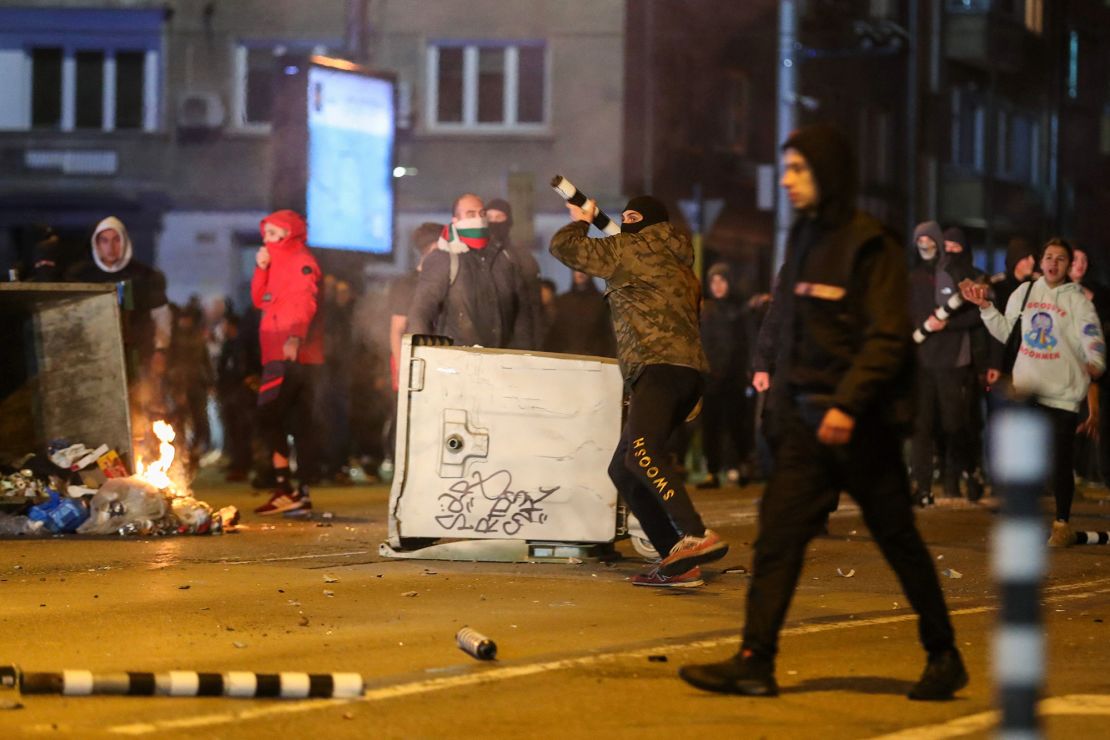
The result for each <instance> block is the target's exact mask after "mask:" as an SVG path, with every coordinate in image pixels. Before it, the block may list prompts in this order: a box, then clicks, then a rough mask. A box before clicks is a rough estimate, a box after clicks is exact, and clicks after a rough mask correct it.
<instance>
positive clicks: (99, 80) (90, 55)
mask: <svg viewBox="0 0 1110 740" xmlns="http://www.w3.org/2000/svg"><path fill="white" fill-rule="evenodd" d="M73 58H74V63H75V65H76V67H77V91H76V93H75V94H76V96H77V97H76V111H75V115H74V118H75V121H76V126H77V128H103V127H104V52H102V51H79V52H77V53H76V54H74V55H73Z"/></svg>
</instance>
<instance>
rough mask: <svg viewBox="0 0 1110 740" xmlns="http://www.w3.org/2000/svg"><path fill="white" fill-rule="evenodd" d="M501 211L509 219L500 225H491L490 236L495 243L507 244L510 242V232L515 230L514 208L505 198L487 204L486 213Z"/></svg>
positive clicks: (495, 199)
mask: <svg viewBox="0 0 1110 740" xmlns="http://www.w3.org/2000/svg"><path fill="white" fill-rule="evenodd" d="M490 211H501V212H502V213H504V214H505V215H506V216H507V218H506V219H505V220H504V221H501V222H500V223H494V222H493V221H490V223H489V235H490V238H492V239H493V241H495V242H498V243H500V244H507V243H508V241H509V232H510V231H512V229H513V207H512V206H511V205H509V201H507V200H505V199H503V198H494V199H493V200H491V201H489V202H487V203H486V212H487V213H488V212H490Z"/></svg>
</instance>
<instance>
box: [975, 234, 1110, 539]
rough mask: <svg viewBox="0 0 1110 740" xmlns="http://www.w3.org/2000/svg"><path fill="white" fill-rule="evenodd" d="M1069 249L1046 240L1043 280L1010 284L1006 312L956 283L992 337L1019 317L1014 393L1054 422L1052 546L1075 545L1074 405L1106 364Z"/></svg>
mask: <svg viewBox="0 0 1110 740" xmlns="http://www.w3.org/2000/svg"><path fill="white" fill-rule="evenodd" d="M1073 254H1074V253H1073V250H1072V247H1071V245H1070V244H1068V242H1066V241H1064V240H1063V239H1052V240H1050V241H1049V242H1048V243H1047V244H1045V246H1044V249H1043V251H1042V255H1041V272H1042V275H1043V277H1041V278H1040V279H1038V280H1037V281H1036V282H1034V283H1033V284H1032V286H1028V285H1022V286H1019V287H1018V288H1017V289H1015V290H1014V292H1013V293H1011V294H1010V300H1009V302H1008V303H1007V304H1006V313H1005V314H1002V313H999V311H998V309H996V308H995V307H994V305H993V304H992V303H991V302H990V300H989V299H988V297H987V290H988V288H987V286H985V285H976V284H973V283H970V282H968V281H965V282H964V283H963V284H961V285H960V292H961V293H962V294H963V296H964V298H965V299H967V300H969V301H971V302H972V303H974V304H976V305H977V306H979V310H980V316H981V317H982V319H983V323H984V324H985V325H986V327H987V330H988V331H989V332H990V333H991V335H992V336H993V337H994V338H995V339H997V340H998V341H1000V342H1003V343H1005V342H1006V340H1007V339H1008V338H1009V336H1010V330H1011V328H1012V327H1013V326H1014V322H1016V321H1019V320H1020V321H1021V347H1020V348H1019V350H1018V354H1017V359H1016V360H1015V361H1014V369H1013V385H1014V390H1015V391H1016V392H1017V393H1018V394H1019V395H1022V396H1028V397H1030V398H1032V400H1033V401H1034V402H1035V403H1036V405H1037V406H1039V407H1040V408H1042V409H1043V410H1044V411H1045V413H1046V414H1047V415H1048V417H1049V419H1050V420H1051V422H1052V436H1053V442H1054V447H1053V449H1054V450H1055V460H1054V461H1053V471H1052V479H1051V484H1052V490H1053V492H1054V493H1055V496H1056V519H1055V521H1053V523H1052V535H1051V536H1050V537H1049V539H1048V544H1049V545H1050V546H1052V547H1068V546H1070V545H1071V544H1073V543H1074V542H1075V534H1074V533H1073V532H1072V530H1071V527H1070V526H1069V525H1068V520H1069V519H1070V518H1071V503H1072V498H1073V497H1074V495H1075V479H1074V477H1073V475H1072V458H1073V450H1074V446H1075V429H1076V426H1077V425H1078V423H1079V414H1078V410H1079V405H1080V403H1081V402H1082V401H1083V399H1084V398H1086V396H1087V387H1088V386H1089V385H1090V383H1091V379H1092V378H1097V377H1098V376H1100V375H1101V374H1102V372H1103V371H1104V370H1105V369H1106V344H1105V341H1104V339H1103V336H1102V326H1101V324H1100V322H1099V319H1098V315H1097V314H1096V313H1095V307H1094V305H1093V304H1092V303H1091V301H1090V300H1088V299H1087V297H1086V296H1085V295H1084V294H1083V290H1082V289H1081V288H1080V286H1079V285H1078V284H1077V283H1073V282H1069V280H1068V268H1069V267H1071V261H1072V257H1073Z"/></svg>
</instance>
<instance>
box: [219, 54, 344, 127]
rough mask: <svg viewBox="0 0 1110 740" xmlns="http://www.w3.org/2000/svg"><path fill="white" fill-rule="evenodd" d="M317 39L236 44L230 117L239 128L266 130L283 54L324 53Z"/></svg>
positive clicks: (271, 114)
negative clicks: (279, 63)
mask: <svg viewBox="0 0 1110 740" xmlns="http://www.w3.org/2000/svg"><path fill="white" fill-rule="evenodd" d="M327 51H328V49H327V46H326V45H324V44H320V43H314V42H305V41H293V42H284V41H282V42H276V41H243V42H240V43H239V44H237V45H236V47H235V65H234V66H235V70H234V74H235V82H234V86H233V89H234V95H233V96H232V97H233V100H232V120H233V121H234V122H235V125H236V127H238V128H241V129H255V130H258V131H269V130H270V123H271V121H273V111H274V75H275V74H276V70H277V65H278V60H279V59H280V57H282V56H285V55H286V54H293V55H297V56H303V55H308V54H327Z"/></svg>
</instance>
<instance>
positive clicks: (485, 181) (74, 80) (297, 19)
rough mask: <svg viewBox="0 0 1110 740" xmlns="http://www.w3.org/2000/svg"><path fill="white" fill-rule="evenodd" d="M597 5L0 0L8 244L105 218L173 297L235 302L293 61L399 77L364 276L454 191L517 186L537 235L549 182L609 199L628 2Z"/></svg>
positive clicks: (78, 241) (13, 248)
mask: <svg viewBox="0 0 1110 740" xmlns="http://www.w3.org/2000/svg"><path fill="white" fill-rule="evenodd" d="M591 6H592V7H591V12H590V13H588V14H582V13H579V12H576V11H575V9H574V8H573V7H571V6H568V4H566V3H559V2H554V1H551V0H526V1H525V2H514V1H513V0H478V1H476V2H468V3H460V2H450V1H449V0H422V2H420V3H412V2H403V1H401V0H392V1H391V0H319V1H318V2H311V3H308V2H299V1H298V0H234V1H230V0H223V1H220V0H178V1H177V2H174V3H171V4H167V3H164V2H145V1H143V0H130V1H128V0H115V1H112V0H102V1H101V2H65V1H64V0H53V1H37V2H36V1H35V0H15V1H14V2H12V1H9V0H0V76H2V77H3V79H4V80H5V82H6V83H8V82H9V81H11V83H12V84H6V85H5V87H4V89H3V90H0V151H2V152H3V157H4V162H5V165H6V166H5V167H3V168H2V169H0V258H2V259H3V261H4V262H5V263H6V264H10V263H13V262H16V261H18V260H19V259H20V258H21V257H25V256H26V255H25V251H26V245H25V244H23V243H22V242H21V234H22V233H23V231H24V230H25V228H26V226H27V225H28V224H32V223H40V222H41V223H49V224H51V225H53V226H54V227H55V228H56V229H58V230H59V231H60V232H61V233H62V235H63V237H64V238H66V240H67V242H68V243H69V244H71V245H72V247H71V248H72V250H73V252H74V254H73V256H78V255H79V254H82V253H83V250H85V249H87V246H88V241H87V237H88V234H89V233H90V231H91V227H92V225H93V224H94V223H95V222H96V221H97V220H99V219H100V218H102V217H103V216H105V215H109V214H114V215H117V216H119V217H120V218H121V219H123V220H124V222H125V223H126V224H127V225H128V227H129V229H130V230H131V232H132V237H133V241H134V244H135V250H136V256H137V257H138V258H139V259H142V260H144V261H147V262H151V263H156V264H157V265H158V266H160V267H161V268H162V269H163V270H164V271H165V272H166V274H167V276H168V281H169V291H170V295H171V299H172V300H175V301H179V302H180V301H184V300H185V299H186V298H187V297H188V296H189V295H191V294H194V293H195V294H199V295H201V296H210V295H224V294H231V295H236V294H237V295H242V294H243V287H244V285H245V283H246V281H247V280H249V277H250V272H251V269H252V265H253V252H254V247H255V246H256V245H257V244H258V243H259V237H258V222H259V219H260V218H261V217H262V215H264V214H265V213H266V212H268V211H269V210H270V209H271V208H272V207H273V205H274V204H273V203H272V202H271V191H272V187H271V186H272V179H273V176H274V151H273V147H274V138H273V136H272V126H271V121H272V120H273V111H274V108H275V106H280V105H283V104H288V101H282V100H275V99H274V93H273V81H274V76H275V75H276V74H279V71H280V69H281V66H280V65H281V59H282V57H283V56H286V55H290V54H295V55H306V54H324V55H331V56H341V57H346V58H351V59H356V60H357V61H362V62H364V63H366V64H367V65H369V66H370V67H371V68H373V69H375V70H379V71H383V72H388V73H390V74H392V75H394V76H395V79H396V80H397V82H398V111H399V121H398V124H399V131H398V139H397V148H396V161H397V163H398V165H399V166H400V169H399V170H398V174H403V175H404V176H402V177H398V178H397V181H396V184H397V214H396V215H397V219H396V231H395V233H396V238H395V248H394V256H393V259H391V260H389V261H385V262H382V261H377V262H369V263H367V264H366V265H365V269H366V270H367V271H369V272H371V273H374V272H377V273H381V274H390V273H392V272H397V271H400V270H403V269H406V268H407V267H408V266H409V262H410V255H409V250H408V233H409V232H410V231H411V229H412V227H414V226H415V225H416V224H418V223H420V222H421V221H425V220H436V221H444V220H446V219H447V218H448V217H449V211H450V206H451V203H452V201H453V199H454V198H455V197H456V196H457V195H459V194H460V193H462V192H465V191H474V192H477V193H479V194H481V195H483V196H485V197H493V196H501V197H505V196H508V197H509V199H510V200H511V201H512V202H514V205H516V206H517V207H518V209H519V210H520V214H519V215H518V218H517V221H518V232H517V233H518V236H519V237H520V238H521V239H524V240H525V241H526V242H531V241H534V240H537V239H539V238H542V237H543V236H544V235H546V234H547V233H550V232H551V231H553V230H554V228H556V227H557V224H558V223H561V222H562V220H565V215H564V214H565V211H563V209H562V207H561V205H560V203H559V201H558V198H557V197H556V196H555V195H554V194H553V193H550V194H549V193H548V190H547V181H548V180H549V179H550V178H551V176H552V175H554V174H556V173H561V174H566V175H567V176H570V177H574V178H576V179H578V180H580V181H582V182H583V183H584V184H585V183H589V187H590V188H592V189H593V191H594V192H595V193H596V194H597V196H598V197H599V198H601V199H602V200H603V201H614V200H616V198H617V197H618V196H619V194H620V171H619V166H618V161H619V152H620V145H621V141H620V138H621V121H622V118H621V116H622V104H623V86H622V82H623V77H622V70H623V64H622V44H623V33H624V3H623V2H621V0H605V1H603V2H598V3H592V4H591ZM344 264H349V263H344ZM352 277H354V276H352ZM358 277H361V276H358ZM356 279H358V278H356Z"/></svg>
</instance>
